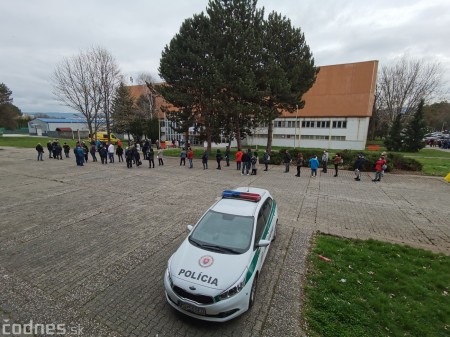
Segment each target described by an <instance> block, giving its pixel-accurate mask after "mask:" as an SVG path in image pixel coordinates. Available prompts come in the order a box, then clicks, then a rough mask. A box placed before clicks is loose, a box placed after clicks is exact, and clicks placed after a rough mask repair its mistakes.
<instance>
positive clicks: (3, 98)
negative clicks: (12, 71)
mask: <svg viewBox="0 0 450 337" xmlns="http://www.w3.org/2000/svg"><path fill="white" fill-rule="evenodd" d="M11 95H12V91H11V90H9V88H8V87H7V86H6V84H4V83H0V105H2V104H5V103H12V101H13V99H12V98H11Z"/></svg>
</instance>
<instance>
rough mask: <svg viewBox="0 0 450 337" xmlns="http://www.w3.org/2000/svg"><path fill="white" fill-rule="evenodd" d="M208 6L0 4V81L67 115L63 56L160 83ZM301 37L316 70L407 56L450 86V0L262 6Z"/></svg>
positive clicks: (30, 101) (67, 1) (17, 99)
mask: <svg viewBox="0 0 450 337" xmlns="http://www.w3.org/2000/svg"><path fill="white" fill-rule="evenodd" d="M207 4H208V1H207V0H167V1H157V0H133V1H123V0H10V1H8V0H0V31H1V34H0V83H1V82H3V83H5V84H6V85H7V86H8V87H9V89H10V90H12V92H13V95H12V97H13V99H14V104H15V105H17V106H18V107H19V108H20V109H21V110H22V112H70V111H72V110H71V109H70V108H68V107H65V106H64V105H62V104H61V103H59V102H57V101H56V100H55V98H54V96H53V94H52V87H51V84H50V80H49V79H50V76H51V74H52V72H53V71H54V69H55V67H56V65H57V64H58V63H59V62H60V61H61V60H62V59H63V58H64V57H70V56H73V55H77V54H79V53H80V51H85V50H87V49H89V48H90V47H93V46H100V47H103V48H106V49H107V50H108V51H109V52H110V53H111V54H112V55H113V56H114V57H115V58H116V61H117V63H118V65H119V67H120V69H121V71H122V73H123V74H124V75H125V78H126V79H129V78H130V77H133V78H137V76H138V75H139V74H140V73H150V74H152V75H153V76H154V77H155V79H159V77H158V67H159V59H160V57H161V51H162V50H163V48H164V46H165V45H166V44H168V43H169V42H170V40H171V39H172V37H173V36H174V35H175V34H176V33H177V32H178V30H179V28H180V25H181V23H182V22H183V21H184V20H185V19H187V18H190V17H192V16H193V14H196V13H200V12H202V11H205V9H206V7H207ZM258 6H259V7H264V8H265V13H266V14H265V15H266V17H267V15H268V13H269V12H272V11H276V12H278V13H281V14H282V15H285V16H287V17H288V18H290V19H291V21H292V24H293V25H294V26H295V27H298V28H301V30H302V31H303V32H304V33H305V37H306V42H307V44H308V45H309V46H310V48H311V51H312V52H313V55H314V59H315V63H316V65H319V66H321V65H330V64H340V63H351V62H359V61H368V60H379V61H380V67H381V66H383V65H386V64H389V62H392V61H393V60H395V59H396V58H398V57H399V56H401V55H403V54H404V53H408V54H409V55H410V56H411V57H413V58H426V59H429V60H432V61H433V62H439V63H440V64H441V66H442V69H443V76H444V79H445V82H446V83H445V88H447V87H449V83H450V34H449V33H450V3H449V0H407V1H406V0H394V1H392V0H377V1H373V0H372V1H370V0H259V1H258Z"/></svg>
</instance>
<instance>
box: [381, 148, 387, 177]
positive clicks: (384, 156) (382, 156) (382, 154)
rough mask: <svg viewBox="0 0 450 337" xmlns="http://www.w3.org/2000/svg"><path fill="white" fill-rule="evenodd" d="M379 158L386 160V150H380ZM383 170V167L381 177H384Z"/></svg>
mask: <svg viewBox="0 0 450 337" xmlns="http://www.w3.org/2000/svg"><path fill="white" fill-rule="evenodd" d="M381 158H383V159H384V160H385V161H386V162H387V153H386V151H383V152H381ZM385 165H386V164H385ZM386 168H387V167H386ZM384 171H385V169H383V171H382V172H381V176H382V177H384Z"/></svg>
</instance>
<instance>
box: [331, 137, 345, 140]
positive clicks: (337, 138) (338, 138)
mask: <svg viewBox="0 0 450 337" xmlns="http://www.w3.org/2000/svg"><path fill="white" fill-rule="evenodd" d="M331 140H337V141H345V136H331Z"/></svg>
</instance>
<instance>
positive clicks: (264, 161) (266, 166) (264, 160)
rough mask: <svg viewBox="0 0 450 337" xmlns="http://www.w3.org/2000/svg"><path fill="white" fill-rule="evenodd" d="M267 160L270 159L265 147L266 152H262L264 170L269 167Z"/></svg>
mask: <svg viewBox="0 0 450 337" xmlns="http://www.w3.org/2000/svg"><path fill="white" fill-rule="evenodd" d="M269 161H270V155H269V151H267V149H266V152H264V155H263V163H264V166H265V168H264V171H267V170H268V169H269Z"/></svg>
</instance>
